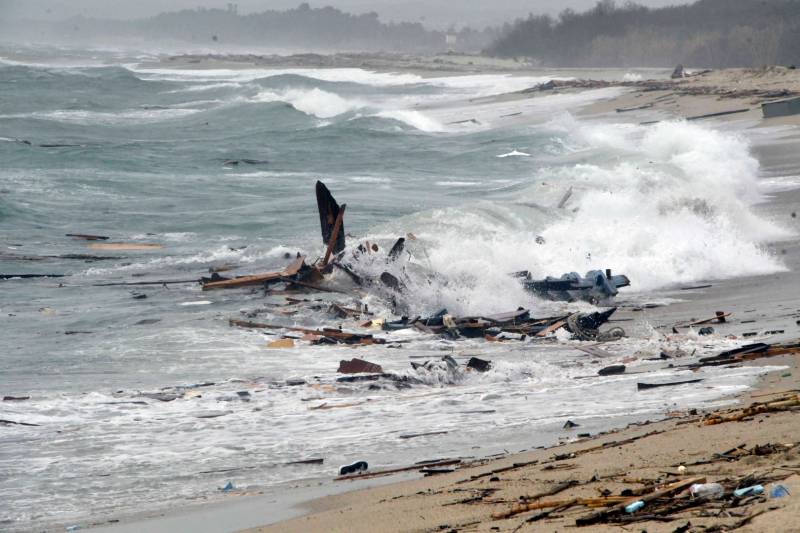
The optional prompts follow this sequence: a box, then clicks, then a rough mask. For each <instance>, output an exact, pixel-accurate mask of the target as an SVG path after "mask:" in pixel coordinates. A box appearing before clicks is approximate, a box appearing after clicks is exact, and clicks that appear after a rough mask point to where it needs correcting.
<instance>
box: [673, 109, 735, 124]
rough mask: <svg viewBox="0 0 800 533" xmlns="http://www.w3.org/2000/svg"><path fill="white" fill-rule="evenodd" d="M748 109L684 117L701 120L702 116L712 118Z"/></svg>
mask: <svg viewBox="0 0 800 533" xmlns="http://www.w3.org/2000/svg"><path fill="white" fill-rule="evenodd" d="M748 111H750V109H749V108H748V109H734V110H732V111H720V112H719V113H708V114H707V115H697V116H695V117H686V120H687V121H690V120H702V119H704V118H714V117H722V116H725V115H735V114H737V113H747V112H748Z"/></svg>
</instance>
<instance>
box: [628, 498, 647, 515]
mask: <svg viewBox="0 0 800 533" xmlns="http://www.w3.org/2000/svg"><path fill="white" fill-rule="evenodd" d="M642 507H644V502H643V501H642V500H639V501H637V502H633V503H632V504H630V505H628V506H627V507H625V512H626V513H628V514H631V513H635V512H636V511H638V510H639V509H641V508H642Z"/></svg>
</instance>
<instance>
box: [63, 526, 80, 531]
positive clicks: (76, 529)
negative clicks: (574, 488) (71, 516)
mask: <svg viewBox="0 0 800 533" xmlns="http://www.w3.org/2000/svg"><path fill="white" fill-rule="evenodd" d="M80 528H81V526H77V525H75V526H66V527H65V528H64V530H65V531H78V530H79V529H80Z"/></svg>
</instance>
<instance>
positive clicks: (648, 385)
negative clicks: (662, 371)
mask: <svg viewBox="0 0 800 533" xmlns="http://www.w3.org/2000/svg"><path fill="white" fill-rule="evenodd" d="M701 381H703V380H702V379H687V380H686V381H673V382H672V383H637V384H636V388H637V389H638V390H647V389H656V388H658V387H672V386H676V385H687V384H689V383H700V382H701Z"/></svg>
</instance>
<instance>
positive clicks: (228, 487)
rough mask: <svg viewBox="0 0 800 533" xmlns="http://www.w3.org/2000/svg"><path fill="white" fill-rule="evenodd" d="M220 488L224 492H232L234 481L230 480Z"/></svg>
mask: <svg viewBox="0 0 800 533" xmlns="http://www.w3.org/2000/svg"><path fill="white" fill-rule="evenodd" d="M219 490H221V491H222V492H230V491H232V490H233V482H232V481H228V483H227V484H226V485H225V486H224V487H222V488H221V489H219Z"/></svg>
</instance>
